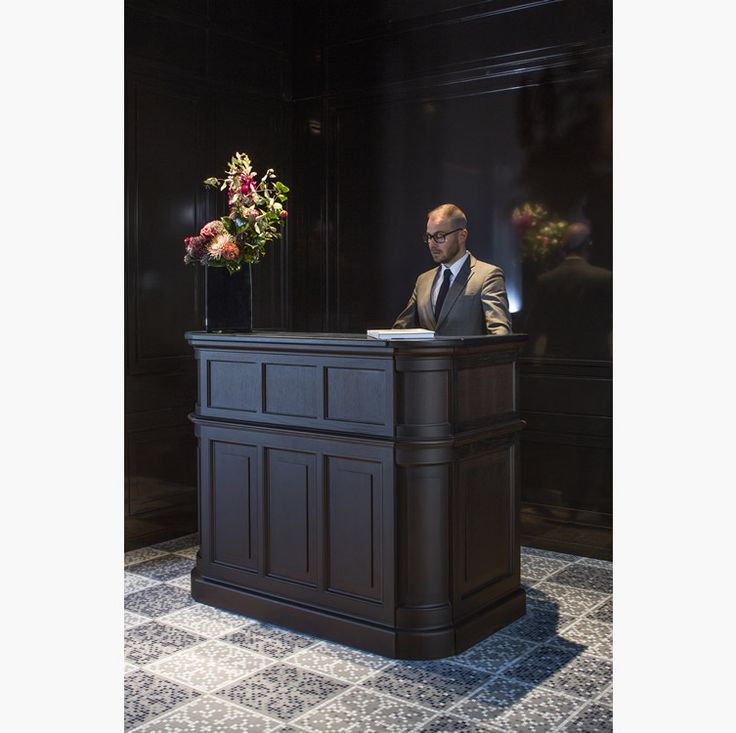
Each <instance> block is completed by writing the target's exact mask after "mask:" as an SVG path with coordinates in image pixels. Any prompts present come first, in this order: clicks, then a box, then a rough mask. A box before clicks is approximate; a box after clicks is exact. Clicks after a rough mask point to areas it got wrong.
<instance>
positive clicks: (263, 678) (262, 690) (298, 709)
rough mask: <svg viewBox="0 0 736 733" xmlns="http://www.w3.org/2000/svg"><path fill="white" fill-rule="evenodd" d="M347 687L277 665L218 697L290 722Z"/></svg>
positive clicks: (289, 667)
mask: <svg viewBox="0 0 736 733" xmlns="http://www.w3.org/2000/svg"><path fill="white" fill-rule="evenodd" d="M348 687H349V685H348V684H347V683H345V682H338V681H337V680H333V679H330V678H329V677H325V676H324V675H321V674H316V673H315V672H310V671H308V670H305V669H299V668H298V667H293V666H290V665H288V664H283V663H279V664H274V665H273V666H272V667H269V668H268V669H264V670H263V671H262V672H257V673H256V674H254V675H251V676H250V677H248V678H246V679H245V680H243V681H242V682H238V683H236V684H234V685H232V686H230V687H227V688H225V689H224V690H220V691H219V692H217V695H218V696H220V697H223V698H225V699H228V700H230V701H232V702H236V703H238V704H239V705H243V706H244V707H247V708H250V709H251V710H256V711H257V712H260V713H262V714H263V715H268V716H270V717H272V718H278V719H280V720H283V721H289V720H291V719H292V718H295V717H297V716H298V715H301V714H302V713H305V712H306V711H307V710H309V709H310V708H313V707H314V706H315V705H318V704H320V703H322V702H325V701H326V700H329V699H330V698H331V697H334V696H335V695H337V694H338V693H339V692H342V691H343V690H345V689H347V688H348Z"/></svg>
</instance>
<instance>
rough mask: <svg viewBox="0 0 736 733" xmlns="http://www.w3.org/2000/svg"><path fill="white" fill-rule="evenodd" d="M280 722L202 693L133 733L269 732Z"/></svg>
mask: <svg viewBox="0 0 736 733" xmlns="http://www.w3.org/2000/svg"><path fill="white" fill-rule="evenodd" d="M280 725H281V724H280V723H279V722H277V721H275V720H272V719H271V718H266V717H264V716H263V715H259V714H258V713H254V712H253V711H251V710H246V709H245V708H241V707H240V706H238V705H234V704H233V703H231V702H228V701H227V700H221V699H220V698H217V697H213V696H212V695H203V696H202V697H199V698H197V699H196V700H194V701H192V702H190V703H187V704H186V705H182V706H181V707H179V708H177V709H176V710H173V711H172V712H170V713H167V714H166V715H162V716H161V717H159V718H156V719H155V720H153V721H151V722H150V723H147V724H146V725H144V726H143V727H141V728H137V729H136V731H135V733H225V732H226V731H227V732H228V733H238V732H239V731H248V733H272V732H273V731H275V730H277V729H279V730H280V728H279V726H280Z"/></svg>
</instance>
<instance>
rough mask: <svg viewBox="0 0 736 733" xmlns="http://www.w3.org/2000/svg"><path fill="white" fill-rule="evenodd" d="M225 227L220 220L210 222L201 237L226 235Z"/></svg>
mask: <svg viewBox="0 0 736 733" xmlns="http://www.w3.org/2000/svg"><path fill="white" fill-rule="evenodd" d="M225 233H226V232H225V227H224V226H223V225H222V222H221V221H220V220H219V219H216V220H215V221H210V222H208V223H207V224H205V225H204V226H203V227H202V229H201V230H200V232H199V235H200V236H201V237H207V238H209V237H217V236H218V235H220V234H225Z"/></svg>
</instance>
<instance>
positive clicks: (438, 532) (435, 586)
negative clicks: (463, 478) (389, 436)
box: [396, 447, 455, 659]
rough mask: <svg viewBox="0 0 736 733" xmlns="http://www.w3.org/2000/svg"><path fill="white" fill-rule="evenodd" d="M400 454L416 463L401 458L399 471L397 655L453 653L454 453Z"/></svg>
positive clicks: (417, 451) (422, 656) (419, 656)
mask: <svg viewBox="0 0 736 733" xmlns="http://www.w3.org/2000/svg"><path fill="white" fill-rule="evenodd" d="M443 453H444V455H443ZM397 454H398V455H397V457H399V456H400V459H401V460H404V461H412V462H410V463H403V464H401V463H398V462H397V472H396V478H397V484H396V490H397V491H396V499H397V516H396V530H397V538H396V559H397V578H396V588H397V599H396V627H397V635H396V645H397V655H398V656H399V657H400V658H405V659H432V658H439V657H447V656H451V655H452V654H454V653H455V632H454V628H453V618H452V604H451V601H450V501H449V491H450V471H451V456H450V451H449V450H445V451H438V450H437V448H432V449H429V450H426V451H425V450H423V449H419V448H416V447H415V448H414V449H407V450H405V451H398V452H397ZM443 458H444V459H445V460H444V461H443V462H438V463H423V459H424V460H437V459H443Z"/></svg>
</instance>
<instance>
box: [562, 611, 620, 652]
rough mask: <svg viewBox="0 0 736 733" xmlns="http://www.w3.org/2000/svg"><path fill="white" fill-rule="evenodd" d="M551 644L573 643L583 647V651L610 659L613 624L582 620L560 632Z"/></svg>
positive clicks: (587, 619)
mask: <svg viewBox="0 0 736 733" xmlns="http://www.w3.org/2000/svg"><path fill="white" fill-rule="evenodd" d="M550 642H551V643H553V644H555V643H561V644H566V643H567V642H573V643H575V644H579V645H580V646H582V647H583V651H586V652H589V653H590V654H595V655H596V656H599V657H606V658H608V659H610V658H611V655H612V651H611V648H612V642H613V627H612V625H611V624H606V623H603V622H602V621H594V620H593V619H589V618H582V619H580V620H579V621H575V623H573V624H570V625H569V626H567V627H566V628H565V629H564V630H563V631H560V632H559V633H558V636H557V637H553V638H552V639H551V640H550Z"/></svg>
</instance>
